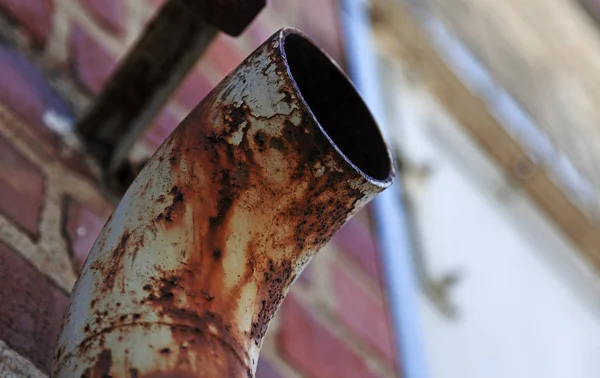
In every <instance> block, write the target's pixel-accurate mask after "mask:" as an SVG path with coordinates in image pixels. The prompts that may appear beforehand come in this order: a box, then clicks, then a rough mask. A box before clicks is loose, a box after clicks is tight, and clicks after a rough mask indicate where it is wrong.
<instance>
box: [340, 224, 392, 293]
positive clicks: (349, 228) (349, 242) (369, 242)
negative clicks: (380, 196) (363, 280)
mask: <svg viewBox="0 0 600 378" xmlns="http://www.w3.org/2000/svg"><path fill="white" fill-rule="evenodd" d="M332 243H333V245H334V246H337V247H338V248H340V249H341V250H342V252H343V253H344V254H346V255H347V256H348V257H350V259H352V260H353V261H354V262H356V264H357V265H358V266H359V267H360V269H362V270H363V271H364V272H365V273H366V274H367V275H368V276H370V277H371V278H373V279H374V280H375V281H377V282H378V283H381V282H382V281H381V269H380V265H379V263H380V262H379V255H378V253H377V249H376V246H375V239H374V238H373V235H372V234H371V232H370V231H369V229H368V228H367V226H366V225H364V224H363V223H361V222H360V221H358V220H356V219H351V220H350V221H349V222H348V223H346V224H345V225H344V227H342V228H341V229H340V230H339V231H338V232H337V233H336V234H335V236H334V237H333V239H332Z"/></svg>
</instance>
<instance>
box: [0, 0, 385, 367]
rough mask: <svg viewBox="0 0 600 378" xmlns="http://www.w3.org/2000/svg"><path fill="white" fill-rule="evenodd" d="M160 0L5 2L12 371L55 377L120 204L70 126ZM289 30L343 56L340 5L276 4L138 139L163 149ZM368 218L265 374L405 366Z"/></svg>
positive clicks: (310, 273)
mask: <svg viewBox="0 0 600 378" xmlns="http://www.w3.org/2000/svg"><path fill="white" fill-rule="evenodd" d="M163 2H164V1H160V0H127V1H125V0H0V279H1V280H2V283H3V284H2V285H0V376H2V377H11V376H15V377H21V376H31V377H43V376H45V375H46V374H47V373H48V371H49V367H50V363H51V354H52V346H53V343H54V341H55V338H56V335H57V332H58V328H59V324H60V317H61V316H62V313H63V310H64V308H65V306H66V304H67V302H68V295H69V291H70V289H71V287H72V285H73V283H74V281H75V279H76V276H77V272H78V270H79V268H80V266H81V265H82V263H83V261H84V259H85V257H86V255H87V252H88V250H89V249H90V247H91V244H92V242H93V241H94V239H95V237H96V235H97V233H98V232H99V230H100V228H101V227H102V225H103V223H104V221H105V219H106V218H107V217H108V215H109V214H110V212H111V211H112V208H113V206H114V204H115V203H114V200H111V198H110V197H109V196H108V195H107V193H104V192H103V190H102V189H101V186H100V185H99V184H98V182H99V181H98V170H97V168H96V167H95V165H94V162H93V161H90V159H89V158H88V157H87V156H86V155H85V153H84V152H82V151H81V150H80V149H79V147H78V143H77V141H76V140H75V139H74V138H73V137H72V135H71V134H70V133H69V132H68V131H69V128H70V127H71V126H72V121H73V120H74V119H76V117H77V116H79V115H80V114H81V113H82V112H83V111H84V110H85V107H86V106H87V105H88V104H89V102H90V101H92V100H93V97H94V95H95V94H97V93H98V92H99V91H100V90H101V89H102V85H103V83H104V82H105V80H106V78H107V77H108V76H109V75H110V73H111V72H112V71H113V70H114V69H115V67H116V65H117V64H118V61H119V59H120V58H121V57H122V56H123V54H124V52H125V51H126V50H127V48H128V47H130V46H131V45H132V43H133V42H134V41H135V38H136V36H137V35H139V33H140V31H141V30H142V28H143V26H144V24H145V23H146V22H147V21H148V20H149V18H150V17H151V16H152V14H153V13H154V12H155V11H156V9H157V8H158V7H159V6H160V5H161V3H163ZM284 25H292V26H296V27H298V28H300V29H302V30H303V31H305V32H307V33H308V34H309V35H311V36H312V37H313V38H314V39H315V40H316V41H317V42H318V43H319V44H320V45H321V46H323V47H324V48H325V49H326V50H327V51H328V52H329V53H330V54H331V55H333V56H334V57H335V58H336V59H337V60H338V61H343V57H342V56H343V54H342V44H341V39H340V35H339V28H338V25H337V20H336V7H335V2H334V1H333V0H330V1H323V0H310V1H309V0H303V1H299V0H298V1H283V0H277V1H275V0H274V1H270V2H269V5H268V9H267V10H265V11H263V13H262V14H261V15H260V17H259V18H258V19H257V20H256V21H255V22H254V23H253V24H252V25H251V27H250V28H249V29H248V30H247V31H246V32H245V33H244V34H243V35H242V36H241V37H239V38H237V39H233V38H229V37H225V36H221V37H219V38H218V39H217V41H216V42H215V43H214V44H213V45H211V47H210V48H209V50H208V51H207V52H206V54H205V55H204V57H203V59H201V61H200V62H199V63H198V64H197V66H196V67H195V68H194V70H193V71H192V72H191V73H190V74H189V76H188V77H187V78H186V80H185V82H184V83H183V84H182V85H181V86H180V88H179V89H178V90H177V91H176V92H175V93H174V95H173V97H172V99H171V100H170V101H169V103H168V105H167V106H166V107H165V108H164V109H163V110H162V112H161V113H160V115H159V116H158V117H157V119H156V120H155V121H154V122H153V123H152V125H150V127H149V128H148V130H147V132H146V133H145V134H144V136H143V137H142V138H141V139H140V141H138V143H137V144H136V147H135V148H134V151H133V152H132V159H139V158H143V157H145V156H148V155H149V154H151V153H152V152H153V151H154V150H155V149H156V148H157V146H158V145H159V144H160V143H161V142H162V140H163V139H164V138H165V137H166V136H167V135H168V134H169V132H170V131H171V130H172V129H173V128H174V127H175V126H176V125H177V123H178V122H179V121H180V120H181V119H182V118H183V117H184V116H185V115H186V114H187V113H188V112H189V111H190V110H191V109H192V108H193V106H194V105H195V104H196V103H197V102H198V101H199V100H201V99H202V97H203V96H204V95H205V94H206V93H207V92H208V91H209V90H210V89H211V88H212V87H213V86H214V85H215V84H216V83H217V82H218V81H219V80H220V79H221V78H222V77H224V76H225V75H226V74H227V73H228V72H229V71H230V70H231V69H233V68H234V67H235V66H236V65H237V64H238V63H239V62H240V61H241V60H242V59H243V58H244V57H245V56H246V55H247V54H248V53H250V52H251V51H252V50H253V49H254V48H255V47H256V46H258V45H259V44H260V43H261V42H262V41H264V40H265V39H266V38H267V37H268V36H269V35H271V34H272V33H273V32H274V31H276V30H277V29H278V28H279V27H281V26H284ZM369 224H370V222H369V218H368V213H366V212H363V213H361V214H359V215H358V216H357V217H356V218H355V219H354V220H352V221H351V222H350V223H349V224H348V225H347V226H346V227H345V228H344V229H342V230H341V231H340V233H339V234H338V235H337V236H336V237H335V239H334V240H333V241H332V242H331V243H330V244H329V245H328V246H327V247H326V248H325V249H324V250H323V251H322V252H321V253H320V254H319V255H318V257H317V258H316V259H315V261H314V262H313V263H312V264H311V265H310V266H309V268H308V269H307V270H306V272H305V273H304V274H303V275H302V277H301V278H300V279H299V281H298V283H297V284H296V285H295V287H294V288H293V289H292V291H291V293H290V296H289V297H288V299H287V300H286V301H285V302H284V304H283V306H282V308H281V310H280V312H279V313H278V314H277V316H276V318H275V320H274V322H273V324H272V326H271V328H270V329H269V332H268V334H267V338H266V340H265V342H264V347H263V353H262V356H261V360H260V363H259V367H258V372H257V377H259V378H275V377H303V376H306V377H391V376H394V373H395V371H396V367H397V363H396V361H395V359H394V350H393V345H392V344H393V343H392V340H391V332H390V326H389V320H388V315H387V309H386V303H385V299H384V292H383V290H382V286H381V277H380V268H379V263H378V255H377V251H376V249H375V245H374V241H373V238H372V234H371V232H370V226H369Z"/></svg>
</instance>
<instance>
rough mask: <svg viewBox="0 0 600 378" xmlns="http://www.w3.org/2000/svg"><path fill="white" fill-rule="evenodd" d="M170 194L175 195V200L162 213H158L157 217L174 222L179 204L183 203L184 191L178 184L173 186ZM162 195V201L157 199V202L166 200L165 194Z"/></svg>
mask: <svg viewBox="0 0 600 378" xmlns="http://www.w3.org/2000/svg"><path fill="white" fill-rule="evenodd" d="M169 194H170V195H171V196H172V197H173V201H172V202H171V204H170V205H169V206H167V208H166V209H165V210H164V211H163V212H162V213H160V214H158V216H157V217H156V220H157V221H161V220H163V219H164V220H165V221H167V222H173V216H174V215H175V211H176V210H177V206H178V204H180V203H183V192H182V191H181V189H180V188H179V187H178V186H177V185H176V186H174V187H173V188H171V191H170V192H169ZM160 197H162V199H160V201H158V200H157V202H164V198H165V197H164V195H161V196H160ZM160 197H159V198H160Z"/></svg>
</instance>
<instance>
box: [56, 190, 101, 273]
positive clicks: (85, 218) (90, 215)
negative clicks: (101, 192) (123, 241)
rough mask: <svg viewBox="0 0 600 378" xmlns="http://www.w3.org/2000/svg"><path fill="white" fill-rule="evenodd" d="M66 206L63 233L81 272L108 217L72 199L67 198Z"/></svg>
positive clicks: (76, 265)
mask: <svg viewBox="0 0 600 378" xmlns="http://www.w3.org/2000/svg"><path fill="white" fill-rule="evenodd" d="M65 206H66V211H65V214H66V219H65V221H64V224H63V230H62V231H63V233H64V234H65V236H66V238H67V239H68V241H69V246H70V249H71V253H72V255H73V259H74V263H75V267H76V268H77V272H79V270H81V267H82V266H83V263H84V262H85V259H86V258H87V255H88V253H89V252H90V249H92V245H93V244H94V241H96V238H97V237H98V234H99V233H100V230H102V227H103V226H104V223H106V217H103V216H101V215H99V214H97V213H95V212H94V211H92V210H91V209H89V208H88V207H86V206H84V205H82V204H80V203H78V202H77V201H75V200H73V199H72V198H67V200H66V201H65Z"/></svg>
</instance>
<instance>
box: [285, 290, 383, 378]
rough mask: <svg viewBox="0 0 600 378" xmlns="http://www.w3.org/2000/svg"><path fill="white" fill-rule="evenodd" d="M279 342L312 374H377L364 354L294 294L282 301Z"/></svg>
mask: <svg viewBox="0 0 600 378" xmlns="http://www.w3.org/2000/svg"><path fill="white" fill-rule="evenodd" d="M280 316H281V329H280V331H279V335H278V345H279V348H280V349H281V352H282V353H284V355H285V357H286V358H287V360H288V361H290V362H291V363H292V364H293V365H295V366H296V367H297V368H298V370H300V371H302V372H304V373H305V374H306V375H307V376H309V377H322V378H338V377H339V378H369V377H376V375H374V374H373V373H372V372H371V371H369V369H368V368H367V366H366V363H365V361H364V360H363V359H362V358H361V356H359V355H357V354H356V353H354V352H353V351H351V350H350V349H349V348H348V347H347V346H346V345H345V344H344V342H343V341H342V340H340V339H339V338H338V337H336V336H335V335H333V334H332V333H331V331H330V330H329V329H328V328H327V327H326V326H325V325H323V324H322V323H321V322H319V321H318V320H317V319H316V318H315V317H314V316H313V315H312V314H311V313H310V311H309V310H308V308H307V307H306V306H305V305H303V304H301V303H300V302H299V301H298V300H297V299H296V298H294V297H293V296H289V297H288V298H286V300H285V301H284V302H283V305H282V308H281V311H280Z"/></svg>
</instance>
